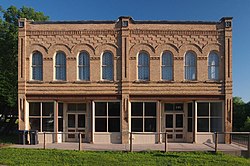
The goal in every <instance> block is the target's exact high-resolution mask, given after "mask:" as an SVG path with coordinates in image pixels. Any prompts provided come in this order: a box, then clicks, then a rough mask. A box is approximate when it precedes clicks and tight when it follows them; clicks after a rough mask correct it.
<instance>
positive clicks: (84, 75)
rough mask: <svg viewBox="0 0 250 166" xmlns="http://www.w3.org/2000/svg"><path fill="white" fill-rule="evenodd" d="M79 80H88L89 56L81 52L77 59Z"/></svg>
mask: <svg viewBox="0 0 250 166" xmlns="http://www.w3.org/2000/svg"><path fill="white" fill-rule="evenodd" d="M78 78H79V80H89V54H88V53H87V52H81V53H80V55H79V59H78Z"/></svg>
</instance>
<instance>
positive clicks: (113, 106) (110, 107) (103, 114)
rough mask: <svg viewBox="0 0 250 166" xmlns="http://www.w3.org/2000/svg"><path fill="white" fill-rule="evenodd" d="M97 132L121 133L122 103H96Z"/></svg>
mask: <svg viewBox="0 0 250 166" xmlns="http://www.w3.org/2000/svg"><path fill="white" fill-rule="evenodd" d="M95 132H120V102H95Z"/></svg>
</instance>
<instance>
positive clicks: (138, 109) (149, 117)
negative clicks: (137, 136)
mask: <svg viewBox="0 0 250 166" xmlns="http://www.w3.org/2000/svg"><path fill="white" fill-rule="evenodd" d="M131 131H132V132H156V102H132V103H131Z"/></svg>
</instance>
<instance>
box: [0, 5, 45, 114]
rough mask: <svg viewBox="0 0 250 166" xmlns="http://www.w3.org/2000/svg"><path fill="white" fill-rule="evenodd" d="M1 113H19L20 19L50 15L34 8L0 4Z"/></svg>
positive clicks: (43, 18) (36, 18)
mask: <svg viewBox="0 0 250 166" xmlns="http://www.w3.org/2000/svg"><path fill="white" fill-rule="evenodd" d="M0 13H1V14H2V16H3V17H2V18H0V115H1V114H2V115H13V114H17V79H18V78H17V67H18V65H17V55H18V19H19V18H27V19H32V20H35V21H45V20H48V19H49V17H48V16H45V15H44V14H43V13H42V12H36V11H35V10H34V9H33V8H28V7H22V8H20V9H17V8H16V7H15V6H10V7H9V8H8V9H7V10H4V9H3V8H2V7H1V6H0Z"/></svg>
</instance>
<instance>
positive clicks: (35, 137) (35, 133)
mask: <svg viewBox="0 0 250 166" xmlns="http://www.w3.org/2000/svg"><path fill="white" fill-rule="evenodd" d="M36 144H38V131H37V130H30V145H36Z"/></svg>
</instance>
